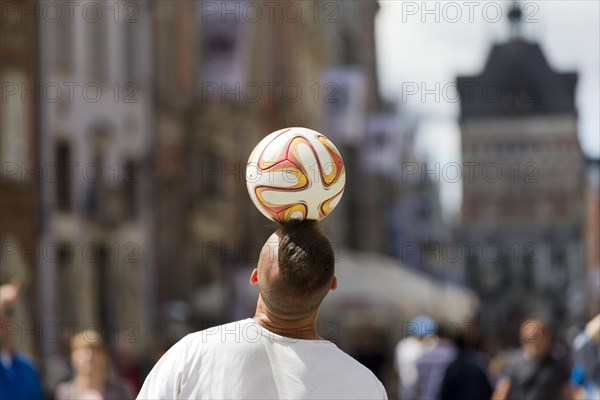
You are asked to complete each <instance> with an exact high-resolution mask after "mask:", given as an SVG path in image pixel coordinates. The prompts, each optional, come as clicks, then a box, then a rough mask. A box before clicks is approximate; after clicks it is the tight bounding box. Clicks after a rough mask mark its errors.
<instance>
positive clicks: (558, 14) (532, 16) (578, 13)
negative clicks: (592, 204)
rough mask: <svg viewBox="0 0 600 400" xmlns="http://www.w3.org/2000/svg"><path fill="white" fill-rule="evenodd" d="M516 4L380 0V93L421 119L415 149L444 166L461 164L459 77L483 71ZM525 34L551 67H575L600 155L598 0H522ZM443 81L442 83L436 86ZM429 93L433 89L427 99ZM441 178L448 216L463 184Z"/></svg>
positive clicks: (589, 145)
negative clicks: (456, 85) (456, 86)
mask: <svg viewBox="0 0 600 400" xmlns="http://www.w3.org/2000/svg"><path fill="white" fill-rule="evenodd" d="M513 3H514V2H513V1H395V0H380V5H381V8H380V11H379V13H378V15H377V20H376V40H377V58H378V68H379V71H378V72H379V78H380V86H381V93H382V95H383V96H384V98H386V99H389V100H394V101H395V102H396V103H397V104H399V106H400V108H401V109H403V111H404V112H407V113H411V114H415V115H417V116H418V117H419V119H420V124H419V128H418V132H417V149H418V151H419V152H420V153H421V154H423V155H424V156H425V157H426V159H427V160H428V161H429V162H433V163H435V162H438V163H440V165H441V166H443V165H444V163H448V162H453V161H456V162H460V130H459V127H458V124H457V118H458V115H459V103H458V102H457V101H456V99H455V96H454V92H453V87H452V85H453V82H455V79H456V76H457V75H472V74H476V73H479V72H481V70H482V69H483V66H484V63H485V60H486V58H487V56H488V52H489V50H490V48H491V46H492V44H494V43H498V42H504V41H506V40H507V39H508V38H509V23H508V21H507V17H506V14H507V10H508V8H509V7H510V5H511V4H513ZM521 5H522V7H523V23H522V24H521V27H522V28H521V29H522V36H524V37H525V38H526V39H528V40H533V41H536V42H538V43H540V44H541V46H542V50H543V51H544V53H545V55H546V58H547V60H548V61H549V63H550V65H551V67H553V68H554V69H555V70H556V71H558V72H567V71H576V72H578V73H579V80H578V85H577V89H576V90H577V93H576V96H577V98H576V106H577V111H578V113H579V138H580V142H581V146H582V148H583V150H584V152H585V153H586V154H587V155H588V156H591V157H596V158H597V157H600V94H599V92H600V90H599V87H600V2H598V1H596V0H588V1H572V0H568V1H564V0H541V1H521ZM436 85H438V86H436ZM425 90H431V91H434V92H436V93H438V94H439V96H438V98H437V99H436V97H435V95H433V94H429V95H426V96H425V98H423V97H422V96H421V95H422V94H423V93H425ZM440 183H441V188H440V189H441V203H442V207H443V212H444V216H445V217H446V219H447V220H448V221H449V222H451V221H453V220H455V218H456V217H457V216H458V212H459V210H460V203H461V185H460V182H458V183H449V182H444V180H443V179H441V180H440Z"/></svg>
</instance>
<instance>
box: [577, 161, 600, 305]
mask: <svg viewBox="0 0 600 400" xmlns="http://www.w3.org/2000/svg"><path fill="white" fill-rule="evenodd" d="M586 172H587V173H586V175H587V176H586V177H587V179H586V194H585V226H584V229H585V232H584V238H585V250H586V252H585V266H586V278H585V282H586V286H587V287H586V289H587V290H586V291H584V292H582V294H581V295H582V296H584V297H586V298H587V299H588V301H587V308H588V315H589V316H593V315H596V314H598V313H600V246H599V245H598V243H600V159H598V158H596V159H591V158H588V159H587V171H586Z"/></svg>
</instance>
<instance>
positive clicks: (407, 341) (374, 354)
mask: <svg viewBox="0 0 600 400" xmlns="http://www.w3.org/2000/svg"><path fill="white" fill-rule="evenodd" d="M18 293H19V285H18V284H15V283H8V284H4V285H2V286H0V326H1V328H2V329H1V330H0V400H38V399H56V400H80V399H96V400H102V399H133V398H135V396H136V394H137V392H138V391H139V389H140V387H141V384H142V383H143V379H144V376H145V375H146V374H147V373H148V372H149V370H150V369H151V368H152V366H153V365H154V363H155V362H156V361H157V360H158V359H159V358H160V357H161V356H162V354H164V352H165V351H166V350H167V349H168V347H169V345H168V344H164V345H163V346H157V348H156V349H154V350H153V351H152V352H150V354H149V355H148V357H147V359H146V360H143V361H142V360H139V359H137V358H136V357H134V356H133V354H132V353H131V351H130V349H128V348H127V346H126V345H125V344H118V345H117V346H116V347H115V348H114V349H110V348H109V347H108V346H107V344H106V343H105V342H104V341H103V338H102V334H101V332H98V331H96V330H93V329H87V330H84V331H80V332H77V333H76V334H74V335H73V336H72V337H69V338H68V339H67V340H65V341H64V343H63V344H64V354H63V356H62V358H61V359H57V360H52V362H50V363H46V365H52V366H51V367H50V368H46V370H45V371H44V374H43V376H42V375H41V374H40V373H39V372H38V368H37V367H36V365H35V363H34V362H33V361H32V359H31V358H30V357H29V356H28V355H26V354H23V353H22V352H20V351H16V350H15V349H13V348H12V346H11V345H10V341H9V340H8V336H10V335H9V334H8V332H7V329H9V327H10V321H11V313H12V305H13V303H14V301H15V299H16V297H17V296H18ZM444 325H445V324H441V323H437V322H436V321H434V320H433V319H431V318H430V317H428V316H425V315H423V316H419V317H417V318H415V319H414V320H413V321H411V322H410V323H409V324H407V326H408V328H409V329H407V330H406V335H405V336H404V337H403V338H402V339H401V340H400V341H399V342H398V344H397V345H396V347H395V350H394V351H393V352H390V351H389V349H387V347H386V346H385V345H384V343H385V341H384V340H382V337H380V336H378V333H377V330H375V329H368V328H367V329H363V330H362V331H361V332H360V333H359V334H358V335H357V338H356V343H355V345H354V348H353V349H349V351H350V353H351V354H352V355H353V356H354V357H355V358H356V359H357V360H358V361H360V362H361V363H362V364H364V365H365V366H366V367H367V368H369V369H370V370H372V371H373V372H374V373H375V374H376V375H377V376H378V377H379V378H380V380H381V381H382V382H384V383H385V384H386V386H387V390H388V395H389V398H390V399H394V398H397V399H401V400H408V399H410V400H413V399H414V400H434V399H436V400H437V399H439V400H469V399H477V400H486V399H492V400H523V399H529V400H548V399H565V400H580V399H581V400H583V399H585V400H588V399H600V314H599V315H597V316H596V317H595V318H593V319H592V320H590V321H589V322H588V323H587V324H586V325H585V326H584V327H582V329H581V330H580V332H579V333H578V334H577V335H576V336H575V338H574V340H573V341H572V343H567V342H565V341H563V340H561V338H560V337H559V336H558V335H557V334H556V332H557V330H556V327H555V326H553V324H552V322H551V320H550V319H547V318H545V317H544V316H541V315H535V316H530V317H527V318H526V319H525V320H524V321H523V322H522V323H521V325H520V329H519V332H518V333H519V342H520V346H519V347H518V348H516V349H503V350H502V351H500V352H496V354H494V353H493V352H492V351H490V349H489V346H487V343H486V338H485V337H483V335H481V333H480V331H481V330H478V329H468V330H464V331H461V330H456V329H452V330H451V329H444ZM472 326H476V325H472ZM390 360H393V361H392V362H393V365H394V373H393V375H394V376H393V378H392V379H390V376H389V374H388V372H389V371H388V369H386V365H387V364H389V361H390ZM391 382H393V383H392V384H390V383H391Z"/></svg>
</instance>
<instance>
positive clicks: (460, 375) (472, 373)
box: [439, 334, 493, 400]
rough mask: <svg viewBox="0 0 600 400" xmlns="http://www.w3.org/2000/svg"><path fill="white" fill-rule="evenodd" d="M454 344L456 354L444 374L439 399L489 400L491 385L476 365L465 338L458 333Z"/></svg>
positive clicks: (475, 359)
mask: <svg viewBox="0 0 600 400" xmlns="http://www.w3.org/2000/svg"><path fill="white" fill-rule="evenodd" d="M455 345H456V349H457V352H458V354H457V357H456V359H455V360H454V361H452V362H451V363H450V364H449V365H448V368H447V369H446V372H445V374H444V379H443V380H442V387H441V389H440V396H439V398H440V400H489V399H490V398H491V397H492V392H493V390H492V385H491V384H490V381H489V379H488V377H487V375H486V374H485V372H484V371H483V369H482V368H481V366H480V365H478V362H477V357H476V355H475V354H474V352H473V351H471V350H470V348H469V346H468V343H467V338H466V337H465V336H464V335H462V334H459V335H458V336H457V337H456V339H455Z"/></svg>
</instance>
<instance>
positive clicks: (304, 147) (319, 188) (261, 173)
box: [246, 128, 346, 223]
mask: <svg viewBox="0 0 600 400" xmlns="http://www.w3.org/2000/svg"><path fill="white" fill-rule="evenodd" d="M345 183H346V171H345V169H344V162H343V161H342V156H341V155H340V153H339V151H338V150H337V149H336V148H335V146H334V145H333V143H331V141H330V140H329V139H327V138H326V137H325V136H324V135H322V134H320V133H319V132H316V131H313V130H310V129H306V128H286V129H281V130H278V131H275V132H273V133H271V134H269V135H267V136H266V137H265V138H264V139H263V140H261V141H260V143H258V145H257V146H256V147H255V148H254V150H253V151H252V154H250V158H249V159H248V165H247V166H246V186H247V187H248V193H250V198H251V199H252V201H253V202H254V205H255V206H256V207H257V208H258V209H259V211H260V212H261V213H263V214H264V215H265V216H266V217H267V218H269V219H271V220H273V221H276V222H281V223H283V222H286V221H290V220H303V219H312V220H317V221H320V220H322V219H323V218H325V217H326V216H327V215H329V213H331V211H332V210H333V209H334V208H335V206H336V205H337V204H338V203H339V201H340V199H341V198H342V193H343V192H344V185H345Z"/></svg>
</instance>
